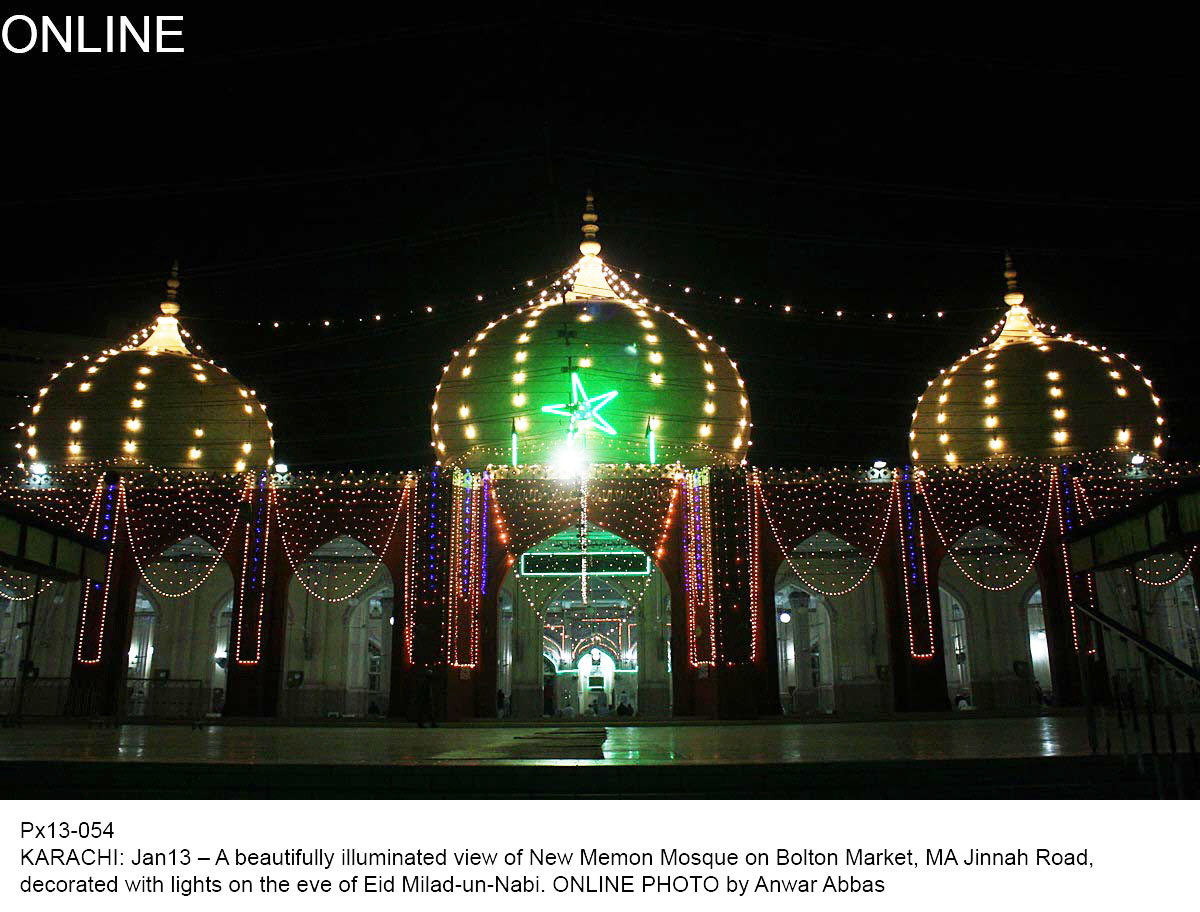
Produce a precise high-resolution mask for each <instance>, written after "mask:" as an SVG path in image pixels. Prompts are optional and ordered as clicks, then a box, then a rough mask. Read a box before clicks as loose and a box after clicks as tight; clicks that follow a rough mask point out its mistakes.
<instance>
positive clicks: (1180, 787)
mask: <svg viewBox="0 0 1200 912" xmlns="http://www.w3.org/2000/svg"><path fill="white" fill-rule="evenodd" d="M1075 608H1076V610H1077V611H1078V612H1079V613H1080V614H1082V615H1083V616H1084V617H1087V618H1090V619H1091V620H1092V621H1093V622H1095V628H1094V629H1095V632H1096V637H1097V643H1096V646H1097V648H1098V649H1099V650H1100V651H1101V652H1102V654H1103V655H1104V656H1105V658H1106V660H1107V672H1108V675H1107V680H1106V681H1104V682H1103V684H1105V685H1106V686H1107V689H1108V694H1107V696H1108V699H1107V700H1106V699H1103V696H1104V695H1102V694H1097V693H1095V692H1094V691H1095V690H1096V689H1097V686H1096V685H1097V684H1098V683H1100V682H1097V681H1096V680H1095V679H1094V678H1091V677H1090V676H1089V674H1088V668H1087V665H1086V663H1085V662H1084V661H1083V656H1082V655H1081V673H1082V678H1083V685H1084V700H1085V705H1086V708H1087V720H1088V739H1089V741H1090V743H1091V747H1092V752H1093V753H1099V752H1101V751H1102V750H1103V752H1105V753H1109V754H1111V753H1113V752H1114V750H1119V751H1120V752H1121V754H1122V756H1124V757H1125V758H1127V759H1129V760H1130V761H1131V762H1134V763H1136V764H1137V769H1138V772H1139V773H1140V774H1142V775H1152V776H1153V778H1154V786H1155V792H1156V794H1157V795H1158V797H1159V798H1167V797H1176V798H1191V797H1196V794H1195V793H1196V791H1197V786H1198V784H1200V756H1198V755H1197V750H1196V716H1197V714H1198V713H1200V669H1197V668H1195V667H1193V666H1191V665H1188V664H1187V663H1186V662H1183V661H1181V660H1180V659H1179V658H1177V657H1176V656H1175V655H1173V654H1171V653H1170V652H1168V651H1167V650H1165V649H1163V648H1162V647H1161V646H1159V645H1158V644H1157V643H1154V642H1152V641H1150V640H1148V639H1146V638H1145V637H1144V636H1142V635H1141V634H1139V633H1137V632H1135V631H1134V630H1131V629H1130V628H1129V627H1127V626H1125V625H1124V624H1122V623H1121V622H1120V621H1118V620H1116V619H1115V618H1113V617H1110V616H1109V615H1107V614H1105V613H1104V612H1103V611H1100V610H1099V609H1098V608H1095V607H1092V606H1090V605H1076V606H1075Z"/></svg>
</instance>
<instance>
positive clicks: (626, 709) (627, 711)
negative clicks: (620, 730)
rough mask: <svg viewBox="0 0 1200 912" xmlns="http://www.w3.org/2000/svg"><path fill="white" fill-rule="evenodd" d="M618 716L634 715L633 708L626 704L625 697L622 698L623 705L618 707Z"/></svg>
mask: <svg viewBox="0 0 1200 912" xmlns="http://www.w3.org/2000/svg"><path fill="white" fill-rule="evenodd" d="M617 715H618V716H632V715H633V707H632V706H630V705H629V704H628V703H626V702H625V698H624V697H621V703H620V705H619V706H618V707H617Z"/></svg>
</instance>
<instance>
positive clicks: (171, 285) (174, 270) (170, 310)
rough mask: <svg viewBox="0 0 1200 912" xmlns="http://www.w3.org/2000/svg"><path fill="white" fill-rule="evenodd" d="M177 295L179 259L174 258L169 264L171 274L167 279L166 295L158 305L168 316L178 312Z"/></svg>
mask: <svg viewBox="0 0 1200 912" xmlns="http://www.w3.org/2000/svg"><path fill="white" fill-rule="evenodd" d="M178 296H179V260H175V261H174V262H173V263H172V264H171V275H170V277H169V278H168V279H167V297H166V299H165V300H164V301H163V302H162V303H161V304H159V305H158V307H159V310H161V311H162V312H163V313H164V314H166V315H167V316H168V317H173V316H175V315H176V314H177V313H179V302H178V301H177V300H176V298H177V297H178Z"/></svg>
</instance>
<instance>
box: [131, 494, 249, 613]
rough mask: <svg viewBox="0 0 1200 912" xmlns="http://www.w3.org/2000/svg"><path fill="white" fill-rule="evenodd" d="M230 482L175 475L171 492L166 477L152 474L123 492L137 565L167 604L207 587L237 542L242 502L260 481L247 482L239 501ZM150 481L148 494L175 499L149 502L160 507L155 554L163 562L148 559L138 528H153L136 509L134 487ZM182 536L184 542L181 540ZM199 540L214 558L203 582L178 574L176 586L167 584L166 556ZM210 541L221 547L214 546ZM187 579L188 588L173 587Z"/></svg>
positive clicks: (201, 577) (203, 570)
mask: <svg viewBox="0 0 1200 912" xmlns="http://www.w3.org/2000/svg"><path fill="white" fill-rule="evenodd" d="M226 477H227V476H209V475H203V474H200V473H195V472H188V473H175V475H174V476H173V477H171V476H167V478H169V479H171V480H172V481H173V484H172V485H171V486H170V487H169V488H166V487H165V486H162V485H161V482H162V481H163V480H164V476H163V475H160V474H157V473H146V474H143V475H141V476H134V477H131V478H130V480H129V482H128V483H127V484H126V485H123V486H122V487H121V510H122V512H123V514H124V516H125V535H126V538H127V539H128V541H129V547H130V551H131V552H132V554H133V558H134V562H135V564H136V565H137V568H138V571H139V572H140V573H141V576H142V581H143V582H144V583H145V584H146V585H147V586H148V587H149V588H150V589H151V590H153V591H154V592H155V593H157V594H158V595H160V596H162V597H163V598H168V599H176V598H183V597H185V596H187V595H190V594H191V593H193V592H195V591H196V590H197V589H199V588H200V587H201V586H202V585H204V583H205V582H206V581H207V580H208V578H209V577H210V576H212V574H213V572H214V571H215V570H216V569H217V567H219V566H220V565H221V563H222V561H223V560H224V556H225V552H226V550H227V549H228V547H229V543H230V542H231V541H232V540H233V534H234V531H235V530H236V528H237V522H238V502H239V501H240V500H244V499H245V491H246V490H247V489H248V488H252V487H253V484H254V475H250V474H248V475H247V476H246V477H245V479H244V480H243V481H242V482H241V488H242V492H241V496H239V495H238V494H236V493H235V492H234V491H230V490H228V489H227V488H224V487H222V486H221V485H220V482H221V481H223V480H224V479H225V478H226ZM147 479H148V480H150V482H151V484H150V485H149V486H147V487H146V488H145V490H146V491H147V492H148V493H160V494H161V493H162V492H163V491H164V490H165V491H166V492H167V494H168V496H169V497H170V501H169V502H167V503H163V502H161V501H162V499H163V498H162V497H161V496H160V497H157V498H148V499H150V500H152V501H154V503H153V509H151V510H149V511H148V512H149V513H150V514H152V515H153V516H154V517H156V518H157V519H158V520H159V523H160V526H161V527H160V528H159V529H156V530H155V532H154V536H153V540H154V542H155V545H154V548H153V551H154V553H156V554H158V555H159V557H158V558H157V559H155V558H154V557H151V556H148V555H147V553H146V552H147V551H150V550H151V549H150V548H147V547H146V542H145V536H143V535H142V533H139V532H138V531H137V528H136V526H137V525H138V524H139V523H142V522H146V523H148V522H149V520H148V519H144V520H139V519H137V518H136V511H135V510H133V509H131V507H130V494H129V488H130V487H131V486H134V484H135V482H136V481H145V480H147ZM214 481H216V482H217V484H216V485H214V484H213V482H214ZM235 490H236V489H235ZM223 498H228V499H229V500H230V502H229V503H222V502H221V501H222V499H223ZM135 502H136V501H135ZM213 533H215V534H213ZM181 535H182V537H180V536H181ZM193 536H196V537H198V538H199V539H200V540H201V541H202V542H203V543H204V544H206V545H208V548H209V550H210V552H211V553H210V554H209V555H208V557H209V558H210V560H209V562H208V563H207V565H206V566H204V567H202V568H201V569H200V571H199V578H196V579H187V578H186V576H187V573H186V571H185V572H184V573H183V574H178V573H177V574H175V576H174V577H173V578H172V579H171V581H170V582H167V581H165V580H164V578H163V577H162V576H158V574H160V573H162V572H164V571H163V569H162V568H163V555H164V554H165V553H166V551H169V550H170V548H171V547H174V546H175V545H178V544H186V543H187V542H188V540H189V539H190V538H191V537H193ZM210 536H212V537H213V538H215V539H216V541H213V542H210V541H209V537H210ZM167 542H170V544H169V545H168V547H167V548H166V551H164V549H163V547H162V545H163V544H164V543H167ZM152 571H153V572H152ZM181 575H182V576H185V579H184V582H183V584H182V585H171V583H176V582H177V581H178V578H179V576H181Z"/></svg>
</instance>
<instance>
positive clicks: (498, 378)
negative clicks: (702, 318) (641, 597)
mask: <svg viewBox="0 0 1200 912" xmlns="http://www.w3.org/2000/svg"><path fill="white" fill-rule="evenodd" d="M583 219H584V227H583V233H584V241H583V243H581V244H580V245H579V249H580V251H581V252H582V254H583V257H582V259H580V260H579V261H578V262H577V263H576V264H575V265H574V266H572V267H571V268H570V269H569V270H567V272H566V273H564V275H563V276H562V277H561V278H560V279H559V280H558V281H556V282H555V283H554V284H553V285H551V286H550V287H548V288H546V289H544V290H542V291H541V292H540V293H538V294H536V295H535V296H534V297H533V298H532V299H530V300H529V301H528V303H526V304H525V305H523V306H521V307H518V308H517V309H516V310H515V311H513V312H511V313H507V314H504V315H503V316H501V317H499V318H497V319H496V320H493V321H492V322H491V323H489V324H488V325H487V326H486V327H484V328H483V329H481V330H480V331H479V332H478V333H476V334H475V335H474V336H473V337H472V338H471V340H470V341H469V342H468V343H467V344H466V345H465V346H464V347H463V348H462V349H461V350H459V351H457V352H455V353H454V358H453V360H451V362H450V363H449V364H448V365H447V366H446V367H445V368H444V373H443V375H442V382H441V383H440V384H439V385H438V388H437V390H438V391H437V395H436V396H435V397H434V402H433V446H434V447H435V450H436V453H437V456H438V459H439V460H440V461H441V462H443V463H447V464H452V465H462V466H466V467H470V468H479V467H482V466H485V465H488V464H509V463H512V464H530V463H536V464H558V463H561V462H563V461H564V460H565V461H568V462H571V463H641V464H646V463H650V462H655V463H658V464H668V463H680V464H682V465H684V466H702V465H713V464H736V463H740V462H742V461H743V459H744V458H745V456H746V452H747V447H749V445H750V428H751V424H750V407H749V402H748V400H747V398H746V391H745V384H744V382H743V381H742V378H741V376H739V374H738V371H737V366H736V365H735V364H734V363H733V362H732V361H731V360H730V359H729V356H728V355H727V354H726V353H725V350H724V349H723V348H722V347H721V346H720V345H718V344H717V343H716V342H714V341H713V339H712V337H711V336H706V335H704V334H702V333H701V332H700V331H699V330H697V329H695V328H693V327H692V326H689V325H688V324H687V323H686V322H684V321H683V320H682V319H681V318H679V317H678V316H676V315H675V314H673V313H670V312H667V311H664V310H662V309H661V308H660V307H658V306H656V305H654V304H653V303H652V302H651V301H649V300H647V298H645V297H644V296H642V295H641V294H640V293H639V292H638V291H637V290H636V289H633V288H631V287H630V286H629V285H628V284H627V283H626V282H625V281H624V280H623V279H622V278H621V276H620V275H619V274H617V273H616V272H615V271H613V270H612V269H611V268H609V267H608V266H606V265H605V264H604V262H603V261H602V260H601V259H600V256H599V254H600V243H599V242H598V241H597V240H596V234H597V231H598V226H597V224H596V222H597V217H596V214H595V210H594V208H593V205H592V198H591V196H590V195H589V196H588V203H587V211H586V212H585V213H584V216H583Z"/></svg>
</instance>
